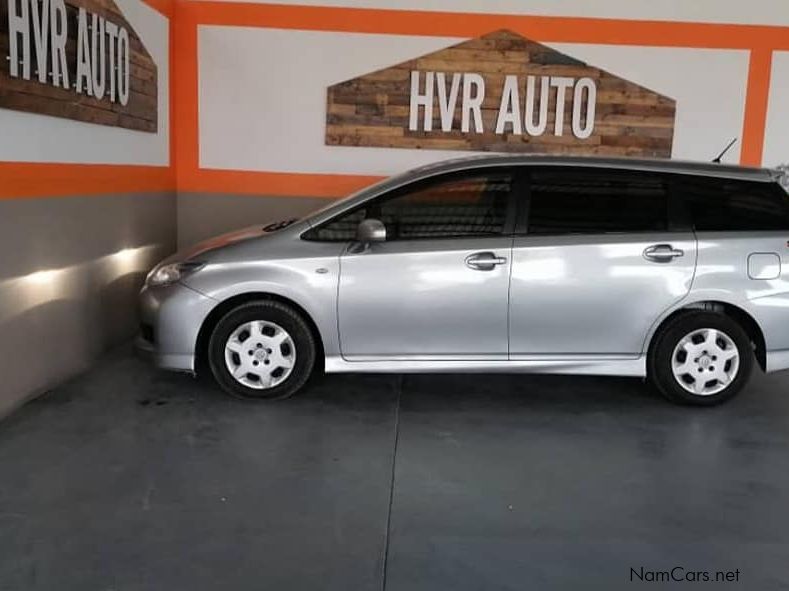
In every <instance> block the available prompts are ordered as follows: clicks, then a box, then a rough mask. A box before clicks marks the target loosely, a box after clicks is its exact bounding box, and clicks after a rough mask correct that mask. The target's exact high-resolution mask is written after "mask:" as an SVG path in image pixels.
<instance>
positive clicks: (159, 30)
mask: <svg viewBox="0 0 789 591" xmlns="http://www.w3.org/2000/svg"><path fill="white" fill-rule="evenodd" d="M2 1H5V0H2ZM116 1H117V3H118V5H119V7H120V8H121V10H123V13H124V15H125V16H126V19H127V20H128V21H129V23H130V24H131V25H132V27H133V28H134V30H135V31H136V32H137V34H138V35H139V36H140V39H142V41H143V43H144V44H145V47H146V49H147V50H148V52H149V53H150V54H151V57H152V58H153V60H154V62H155V63H156V65H157V69H158V92H159V125H158V132H157V133H146V132H142V131H133V130H129V129H122V128H118V127H107V126H103V125H94V124H90V123H84V122H82V121H73V120H71V119H62V118H58V117H50V116H47V115H37V114H34V113H23V112H21V111H12V110H8V109H0V130H2V133H1V134H0V161H9V162H62V163H90V164H141V165H152V166H167V165H169V163H170V134H169V128H170V112H169V105H170V92H169V86H170V72H169V43H170V41H169V21H168V19H167V18H166V17H165V16H163V15H162V14H160V13H159V12H157V11H156V10H154V9H153V8H151V7H150V6H148V5H147V4H145V3H144V2H142V1H141V0H116Z"/></svg>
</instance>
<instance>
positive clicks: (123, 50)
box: [0, 0, 158, 133]
mask: <svg viewBox="0 0 789 591" xmlns="http://www.w3.org/2000/svg"><path fill="white" fill-rule="evenodd" d="M0 57H2V63H0V108H5V109H15V110H19V111H27V112H30V113H40V114H43V115H52V116H54V117H64V118H67V119H76V120H77V121H84V122H87V123H96V124H100V125H111V126H114V127H123V128H126V129H134V130H138V131H146V132H152V133H155V132H156V131H157V127H158V100H157V95H158V82H157V70H156V64H155V63H154V61H153V59H152V58H151V55H150V54H149V53H148V51H147V50H146V49H145V46H144V45H143V43H142V41H141V40H140V38H139V36H138V35H137V34H136V33H135V31H134V29H132V27H131V25H130V24H129V22H128V21H127V20H126V19H125V18H124V16H123V13H122V12H121V11H120V9H119V8H118V6H117V5H116V4H115V2H114V1H113V0H0Z"/></svg>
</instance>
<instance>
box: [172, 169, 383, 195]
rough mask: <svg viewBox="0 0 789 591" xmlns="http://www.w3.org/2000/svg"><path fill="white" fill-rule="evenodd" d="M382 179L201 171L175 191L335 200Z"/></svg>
mask: <svg viewBox="0 0 789 591" xmlns="http://www.w3.org/2000/svg"><path fill="white" fill-rule="evenodd" d="M381 178H383V177H378V176H363V175H347V174H307V173H288V172H250V171H242V170H215V169H206V168H202V169H200V170H194V171H192V172H191V174H188V175H183V176H181V177H180V180H179V183H178V190H179V191H184V192H206V193H228V194H232V195H276V196H283V197H325V198H328V199H336V198H338V197H345V196H347V195H350V194H351V193H353V192H355V191H358V190H359V189H363V188H364V187H367V186H369V185H372V184H373V183H375V182H378V181H379V180H381Z"/></svg>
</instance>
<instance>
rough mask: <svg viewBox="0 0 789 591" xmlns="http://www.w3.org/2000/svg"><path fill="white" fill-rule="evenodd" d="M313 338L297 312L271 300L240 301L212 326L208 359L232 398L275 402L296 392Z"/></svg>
mask: <svg viewBox="0 0 789 591" xmlns="http://www.w3.org/2000/svg"><path fill="white" fill-rule="evenodd" d="M315 352H316V345H315V338H314V337H313V335H312V331H311V330H310V328H309V326H308V325H307V323H306V322H305V320H304V319H303V318H302V317H301V315H300V314H299V313H298V312H297V311H296V310H294V309H293V308H291V307H290V306H288V305H286V304H283V303H280V302H277V301H272V300H260V301H254V302H248V303H245V304H241V305H240V306H238V307H236V308H234V309H233V310H231V311H230V312H228V313H227V314H225V315H224V316H223V317H222V318H221V319H220V320H219V322H218V323H217V324H216V326H215V327H214V330H213V332H212V334H211V338H210V340H209V343H208V362H209V365H210V367H211V372H212V373H213V375H214V378H215V379H216V381H217V382H218V383H219V385H220V386H221V387H222V389H223V390H224V391H225V392H227V393H228V394H230V395H232V396H236V397H239V398H245V399H257V400H275V399H280V398H287V397H289V396H292V395H293V394H295V393H296V392H297V391H299V390H300V389H301V388H302V387H303V386H304V384H305V383H306V382H307V380H308V379H309V377H310V374H311V373H312V369H313V366H314V365H315Z"/></svg>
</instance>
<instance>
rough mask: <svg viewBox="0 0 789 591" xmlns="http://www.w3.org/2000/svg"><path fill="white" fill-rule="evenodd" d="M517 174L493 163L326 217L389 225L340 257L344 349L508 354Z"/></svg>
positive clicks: (342, 226)
mask: <svg viewBox="0 0 789 591" xmlns="http://www.w3.org/2000/svg"><path fill="white" fill-rule="evenodd" d="M516 182H517V179H516V177H515V175H514V173H513V171H512V170H511V169H507V168H490V169H487V168H484V169H478V170H475V171H471V172H466V173H453V174H449V175H443V176H439V177H433V178H430V179H427V180H422V181H418V182H416V183H413V184H411V185H409V186H406V187H404V188H400V189H396V190H394V191H392V192H390V193H389V194H386V195H383V196H380V197H377V198H375V199H373V200H371V201H370V202H368V203H366V204H364V206H363V207H361V208H360V209H358V210H356V211H354V212H351V213H350V214H346V215H345V216H342V218H341V219H339V220H336V221H334V222H330V223H329V224H327V230H329V231H331V229H332V225H334V228H335V229H336V230H338V231H348V230H350V229H352V228H353V229H355V227H356V226H357V225H358V223H359V222H360V221H361V220H363V219H371V218H375V219H379V220H380V221H382V222H383V223H384V225H385V227H386V233H387V237H386V240H385V241H383V242H373V243H370V244H367V245H361V244H359V243H357V242H353V241H352V242H350V243H349V245H348V248H347V249H346V250H345V252H344V254H342V256H341V259H340V281H339V287H338V324H339V335H340V347H341V350H342V354H343V357H344V358H346V359H347V360H349V361H353V360H359V361H360V360H365V359H392V360H394V359H404V360H407V359H412V360H417V359H424V360H463V359H507V292H508V285H509V275H510V266H511V263H512V257H511V254H512V253H511V251H512V229H513V227H514V206H513V200H512V199H511V195H512V193H513V191H514V187H515V184H516Z"/></svg>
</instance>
